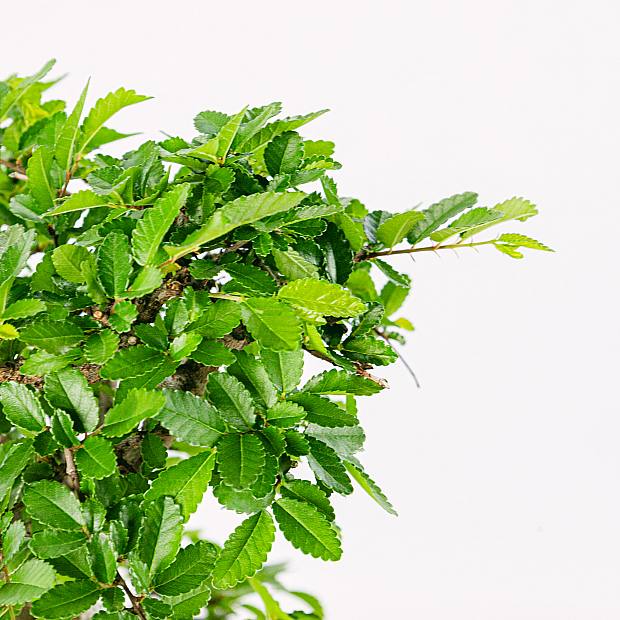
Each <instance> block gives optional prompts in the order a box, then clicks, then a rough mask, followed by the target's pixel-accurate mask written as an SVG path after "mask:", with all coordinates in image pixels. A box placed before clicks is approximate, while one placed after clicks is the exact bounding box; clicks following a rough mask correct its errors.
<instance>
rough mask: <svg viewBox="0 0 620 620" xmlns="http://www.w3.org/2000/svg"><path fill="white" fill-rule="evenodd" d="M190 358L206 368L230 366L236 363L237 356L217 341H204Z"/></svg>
mask: <svg viewBox="0 0 620 620" xmlns="http://www.w3.org/2000/svg"><path fill="white" fill-rule="evenodd" d="M190 357H191V358H192V359H193V360H196V361H197V362H200V363H201V364H204V365H205V366H215V367H219V366H228V365H229V364H232V363H234V361H235V359H236V358H235V356H234V355H233V354H232V353H231V351H230V349H228V348H226V346H225V345H224V344H222V343H221V342H217V341H216V340H203V341H202V342H201V343H200V344H199V345H198V346H197V347H196V349H194V351H193V352H192V353H191V355H190Z"/></svg>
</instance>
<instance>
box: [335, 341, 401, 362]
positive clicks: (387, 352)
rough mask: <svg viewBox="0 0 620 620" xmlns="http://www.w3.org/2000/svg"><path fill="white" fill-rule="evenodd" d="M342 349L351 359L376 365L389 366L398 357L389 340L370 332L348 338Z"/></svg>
mask: <svg viewBox="0 0 620 620" xmlns="http://www.w3.org/2000/svg"><path fill="white" fill-rule="evenodd" d="M340 350H341V351H342V352H343V353H344V355H346V356H347V357H348V358H349V359H352V360H355V361H357V362H366V363H369V364H372V365H374V366H387V365H388V364H393V363H394V362H395V361H396V360H397V359H398V354H397V353H396V351H394V349H393V348H392V347H391V346H390V345H389V344H388V343H387V342H385V341H384V340H379V339H378V338H374V337H373V336H370V335H368V334H365V335H363V336H356V337H354V338H348V339H347V340H345V341H344V342H343V343H342V345H341V346H340Z"/></svg>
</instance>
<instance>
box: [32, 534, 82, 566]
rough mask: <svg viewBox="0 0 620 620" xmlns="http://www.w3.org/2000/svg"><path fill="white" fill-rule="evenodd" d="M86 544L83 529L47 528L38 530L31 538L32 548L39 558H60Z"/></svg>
mask: <svg viewBox="0 0 620 620" xmlns="http://www.w3.org/2000/svg"><path fill="white" fill-rule="evenodd" d="M85 544H86V536H85V535H84V532H82V531H75V532H63V531H60V530H53V529H47V530H43V531H41V532H36V533H35V534H33V535H32V538H31V539H30V549H31V551H32V553H34V554H35V555H36V556H37V557H38V558H41V559H43V560H46V559H48V558H58V557H60V556H63V555H66V554H67V553H70V552H71V551H75V550H76V549H79V548H80V547H82V546H84V545H85Z"/></svg>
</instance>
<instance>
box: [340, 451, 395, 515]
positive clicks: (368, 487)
mask: <svg viewBox="0 0 620 620" xmlns="http://www.w3.org/2000/svg"><path fill="white" fill-rule="evenodd" d="M344 465H345V467H346V468H347V471H348V472H349V473H350V474H351V476H352V477H353V479H354V480H355V481H356V482H357V483H358V484H359V485H360V487H362V489H364V491H366V493H368V495H369V496H370V497H372V499H374V500H375V502H377V504H379V506H381V508H383V509H384V510H385V511H387V512H389V513H390V514H391V515H394V516H398V513H397V512H396V510H395V509H394V506H392V504H391V503H390V501H389V500H388V498H387V497H386V496H385V494H384V493H383V491H382V490H381V489H380V488H379V485H378V484H377V483H376V482H375V481H374V480H373V479H372V478H371V477H370V476H369V475H368V474H367V473H366V472H365V471H364V468H363V467H362V465H361V464H360V462H359V461H357V460H356V459H351V460H350V461H345V462H344Z"/></svg>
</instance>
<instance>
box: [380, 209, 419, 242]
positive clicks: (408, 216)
mask: <svg viewBox="0 0 620 620" xmlns="http://www.w3.org/2000/svg"><path fill="white" fill-rule="evenodd" d="M423 219H424V214H423V213H421V212H420V211H405V212H404V213H397V214H396V215H393V216H392V217H390V218H388V219H387V220H384V221H383V222H382V223H381V224H380V225H379V227H378V228H377V240H378V241H380V242H381V243H383V245H385V246H386V247H388V248H391V247H393V246H395V245H397V244H398V243H400V242H401V241H402V240H403V239H404V238H405V237H406V236H407V235H408V234H409V232H410V231H411V229H412V228H413V226H414V225H415V224H416V223H417V222H419V221H420V220H423Z"/></svg>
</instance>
